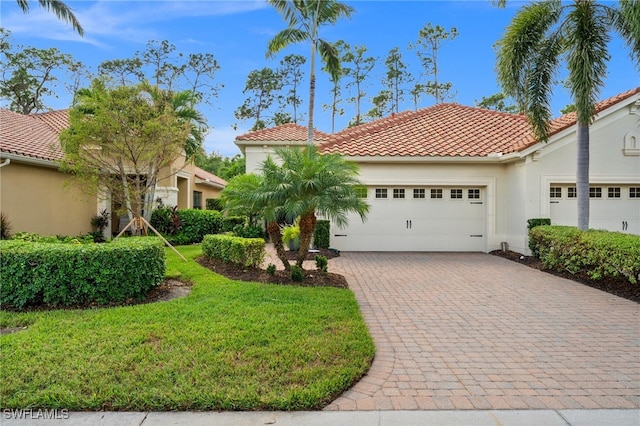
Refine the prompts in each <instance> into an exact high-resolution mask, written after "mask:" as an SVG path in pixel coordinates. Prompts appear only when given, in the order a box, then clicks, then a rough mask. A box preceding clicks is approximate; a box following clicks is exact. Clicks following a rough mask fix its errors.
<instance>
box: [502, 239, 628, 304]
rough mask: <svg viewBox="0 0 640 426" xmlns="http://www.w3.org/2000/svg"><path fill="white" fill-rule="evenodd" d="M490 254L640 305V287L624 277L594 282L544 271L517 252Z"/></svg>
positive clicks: (533, 260)
mask: <svg viewBox="0 0 640 426" xmlns="http://www.w3.org/2000/svg"><path fill="white" fill-rule="evenodd" d="M490 254H492V255H494V256H499V257H502V258H505V259H508V260H511V261H514V262H518V263H521V264H523V265H527V266H529V267H531V268H535V269H538V270H540V271H544V272H547V273H549V274H553V275H555V276H558V277H562V278H566V279H569V280H572V281H576V282H579V283H581V284H585V285H588V286H589V287H593V288H597V289H598V290H602V291H606V292H607V293H611V294H614V295H616V296H619V297H623V298H625V299H629V300H632V301H634V302H636V303H640V285H639V284H632V283H630V282H629V281H628V280H627V279H626V278H624V277H606V278H603V279H601V280H594V279H592V278H590V277H589V276H588V275H586V274H580V273H578V274H572V273H571V272H569V271H556V270H551V269H544V267H543V265H542V262H541V261H540V259H537V258H535V257H533V256H524V255H523V254H521V253H517V252H515V251H510V250H506V251H502V250H494V251H492V252H491V253H490Z"/></svg>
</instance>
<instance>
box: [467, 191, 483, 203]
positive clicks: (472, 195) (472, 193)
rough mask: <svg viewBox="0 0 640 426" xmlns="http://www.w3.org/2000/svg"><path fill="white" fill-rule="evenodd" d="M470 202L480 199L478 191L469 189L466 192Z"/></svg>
mask: <svg viewBox="0 0 640 426" xmlns="http://www.w3.org/2000/svg"><path fill="white" fill-rule="evenodd" d="M468 195H469V199H470V200H479V199H480V190H479V189H470V190H469V192H468Z"/></svg>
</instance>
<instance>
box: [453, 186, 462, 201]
mask: <svg viewBox="0 0 640 426" xmlns="http://www.w3.org/2000/svg"><path fill="white" fill-rule="evenodd" d="M451 199H452V200H461V199H462V189H452V190H451Z"/></svg>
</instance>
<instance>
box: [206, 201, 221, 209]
mask: <svg viewBox="0 0 640 426" xmlns="http://www.w3.org/2000/svg"><path fill="white" fill-rule="evenodd" d="M206 203H207V210H217V211H222V201H220V198H207V201H206Z"/></svg>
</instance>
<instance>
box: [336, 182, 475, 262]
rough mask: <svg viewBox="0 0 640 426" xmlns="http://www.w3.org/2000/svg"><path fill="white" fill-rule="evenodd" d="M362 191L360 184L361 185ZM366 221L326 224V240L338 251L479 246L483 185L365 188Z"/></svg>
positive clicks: (463, 249) (353, 220) (455, 248)
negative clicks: (328, 235) (329, 233)
mask: <svg viewBox="0 0 640 426" xmlns="http://www.w3.org/2000/svg"><path fill="white" fill-rule="evenodd" d="M362 189H363V190H364V188H362ZM366 190H367V194H366V195H367V202H368V203H369V204H370V206H371V209H370V212H369V215H368V218H367V221H366V222H364V223H362V221H361V220H360V218H359V216H351V217H350V221H349V225H348V226H347V227H346V228H344V229H340V228H338V227H337V226H336V225H335V224H332V228H331V229H332V236H331V237H332V238H331V245H332V246H333V247H335V248H337V249H339V250H343V251H483V250H484V249H485V238H484V234H485V202H484V189H483V188H477V187H473V188H472V187H444V186H442V187H368V188H366Z"/></svg>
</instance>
